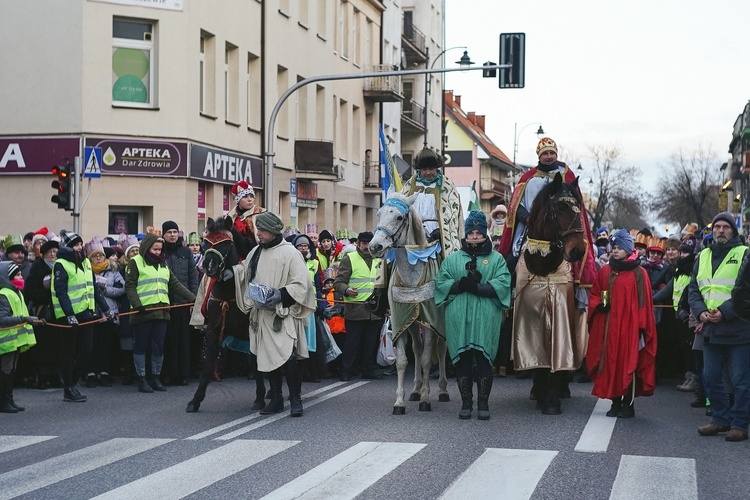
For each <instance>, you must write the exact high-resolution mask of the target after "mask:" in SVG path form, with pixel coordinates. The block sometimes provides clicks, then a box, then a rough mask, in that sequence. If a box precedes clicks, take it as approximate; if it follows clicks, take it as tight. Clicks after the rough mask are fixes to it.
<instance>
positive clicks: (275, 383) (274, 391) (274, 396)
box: [259, 369, 284, 415]
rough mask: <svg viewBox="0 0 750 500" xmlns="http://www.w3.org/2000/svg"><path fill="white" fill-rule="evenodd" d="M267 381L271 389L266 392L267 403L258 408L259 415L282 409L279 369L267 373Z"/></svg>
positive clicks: (282, 400)
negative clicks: (260, 408) (268, 398)
mask: <svg viewBox="0 0 750 500" xmlns="http://www.w3.org/2000/svg"><path fill="white" fill-rule="evenodd" d="M268 382H269V384H270V385H271V389H270V390H269V391H268V393H267V394H266V397H268V396H270V400H269V401H268V404H267V405H266V406H264V407H263V409H262V410H260V412H259V413H260V414H261V415H271V414H273V413H279V412H280V411H282V410H283V409H284V398H283V397H282V396H281V369H276V370H274V371H272V372H271V373H269V374H268Z"/></svg>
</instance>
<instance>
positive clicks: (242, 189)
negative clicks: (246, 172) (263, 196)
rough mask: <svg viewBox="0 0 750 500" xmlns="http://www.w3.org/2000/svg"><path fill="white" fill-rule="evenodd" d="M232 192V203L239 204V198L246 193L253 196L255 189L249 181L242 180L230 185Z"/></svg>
mask: <svg viewBox="0 0 750 500" xmlns="http://www.w3.org/2000/svg"><path fill="white" fill-rule="evenodd" d="M232 194H233V195H234V203H235V204H239V202H240V200H241V199H242V198H244V197H245V196H247V195H252V196H253V198H255V189H253V185H252V184H250V183H249V182H247V181H245V180H242V181H239V182H237V183H236V184H235V185H234V186H232Z"/></svg>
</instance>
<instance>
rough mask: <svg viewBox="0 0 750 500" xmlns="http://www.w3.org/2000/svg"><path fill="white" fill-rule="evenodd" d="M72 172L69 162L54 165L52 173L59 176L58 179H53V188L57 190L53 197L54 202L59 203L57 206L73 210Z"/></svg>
mask: <svg viewBox="0 0 750 500" xmlns="http://www.w3.org/2000/svg"><path fill="white" fill-rule="evenodd" d="M72 174H73V172H72V169H71V165H70V164H69V163H67V164H65V165H60V166H54V167H52V175H56V176H57V179H56V180H54V181H52V188H53V189H54V190H55V191H56V192H57V194H55V195H54V196H53V197H52V203H57V208H62V209H63V210H73V203H72V202H73V193H72V190H71V181H72Z"/></svg>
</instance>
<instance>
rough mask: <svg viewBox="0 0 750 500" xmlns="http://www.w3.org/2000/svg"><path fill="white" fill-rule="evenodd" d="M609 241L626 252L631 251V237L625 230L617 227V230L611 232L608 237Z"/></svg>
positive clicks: (632, 244) (632, 245)
mask: <svg viewBox="0 0 750 500" xmlns="http://www.w3.org/2000/svg"><path fill="white" fill-rule="evenodd" d="M609 241H610V243H612V245H617V246H618V247H620V248H622V249H623V250H625V251H626V252H627V253H628V254H631V253H633V248H634V243H633V237H632V236H630V233H629V232H627V231H626V230H624V229H618V230H617V231H615V232H614V233H612V236H610V237H609Z"/></svg>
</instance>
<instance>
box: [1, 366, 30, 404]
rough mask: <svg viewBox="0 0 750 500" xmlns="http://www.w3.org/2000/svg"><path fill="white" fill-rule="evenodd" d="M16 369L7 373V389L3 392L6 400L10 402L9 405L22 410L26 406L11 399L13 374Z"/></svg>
mask: <svg viewBox="0 0 750 500" xmlns="http://www.w3.org/2000/svg"><path fill="white" fill-rule="evenodd" d="M15 372H16V371H15V370H13V371H11V372H10V374H9V375H8V389H7V390H6V391H5V393H6V394H7V395H8V401H9V402H10V405H11V406H12V407H13V408H15V409H16V410H18V411H24V410H25V409H26V407H24V406H18V405H17V404H16V402H15V401H14V400H13V374H14V373H15Z"/></svg>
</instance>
